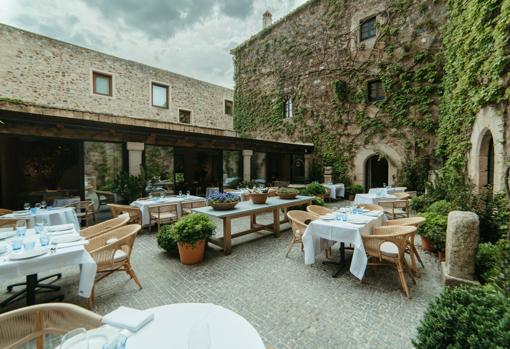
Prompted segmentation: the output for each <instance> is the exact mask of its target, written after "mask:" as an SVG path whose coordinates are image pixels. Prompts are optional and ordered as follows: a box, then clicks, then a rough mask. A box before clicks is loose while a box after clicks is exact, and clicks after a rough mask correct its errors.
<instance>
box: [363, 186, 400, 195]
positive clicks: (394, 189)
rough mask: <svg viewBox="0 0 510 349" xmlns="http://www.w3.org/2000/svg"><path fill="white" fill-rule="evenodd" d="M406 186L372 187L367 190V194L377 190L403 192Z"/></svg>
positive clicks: (375, 192)
mask: <svg viewBox="0 0 510 349" xmlns="http://www.w3.org/2000/svg"><path fill="white" fill-rule="evenodd" d="M406 189H407V187H392V188H372V189H370V190H369V191H368V193H369V194H377V193H378V192H379V191H382V192H385V193H388V194H391V193H403V192H405V191H406Z"/></svg>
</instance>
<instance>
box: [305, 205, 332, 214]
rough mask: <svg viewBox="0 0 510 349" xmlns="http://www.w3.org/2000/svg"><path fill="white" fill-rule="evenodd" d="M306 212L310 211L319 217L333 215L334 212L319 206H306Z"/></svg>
mask: <svg viewBox="0 0 510 349" xmlns="http://www.w3.org/2000/svg"><path fill="white" fill-rule="evenodd" d="M306 211H308V212H310V213H312V214H314V215H317V216H324V215H326V214H329V213H333V211H332V210H330V209H329V208H327V207H324V206H318V205H309V206H306Z"/></svg>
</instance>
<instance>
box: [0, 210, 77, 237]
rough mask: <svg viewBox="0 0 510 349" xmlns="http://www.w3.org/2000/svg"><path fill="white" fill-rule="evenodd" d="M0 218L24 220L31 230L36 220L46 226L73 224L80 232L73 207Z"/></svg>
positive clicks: (14, 214) (12, 214)
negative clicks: (41, 221) (39, 219)
mask: <svg viewBox="0 0 510 349" xmlns="http://www.w3.org/2000/svg"><path fill="white" fill-rule="evenodd" d="M0 218H6V219H18V220H22V219H24V220H26V221H27V223H28V227H29V228H33V227H34V225H35V220H36V218H42V220H43V221H44V223H45V224H47V225H60V224H73V225H74V228H75V229H76V231H80V222H78V217H76V212H75V211H74V208H73V207H61V208H51V209H50V208H47V209H38V210H37V211H36V212H35V213H33V212H32V211H30V213H26V214H16V213H9V214H5V215H3V216H2V217H0Z"/></svg>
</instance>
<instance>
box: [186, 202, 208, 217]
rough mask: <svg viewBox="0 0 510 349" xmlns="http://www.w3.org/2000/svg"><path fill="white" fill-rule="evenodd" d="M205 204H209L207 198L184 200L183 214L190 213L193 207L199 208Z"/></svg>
mask: <svg viewBox="0 0 510 349" xmlns="http://www.w3.org/2000/svg"><path fill="white" fill-rule="evenodd" d="M205 206H207V202H206V201H205V200H201V201H188V202H183V203H182V204H181V209H182V214H183V215H187V214H190V213H191V209H192V208H199V207H205Z"/></svg>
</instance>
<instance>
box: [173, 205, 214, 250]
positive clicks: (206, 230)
mask: <svg viewBox="0 0 510 349" xmlns="http://www.w3.org/2000/svg"><path fill="white" fill-rule="evenodd" d="M214 229H216V225H215V224H214V222H213V221H211V219H210V218H209V217H208V216H207V215H206V214H203V213H192V214H189V215H186V216H184V217H182V218H181V219H179V220H178V221H177V223H175V224H174V225H172V226H171V228H170V231H169V232H168V234H169V235H170V237H171V238H172V239H173V240H175V241H176V242H182V243H185V244H190V245H193V246H195V244H196V242H197V241H199V240H204V239H207V238H208V237H210V236H212V235H213V234H214Z"/></svg>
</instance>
